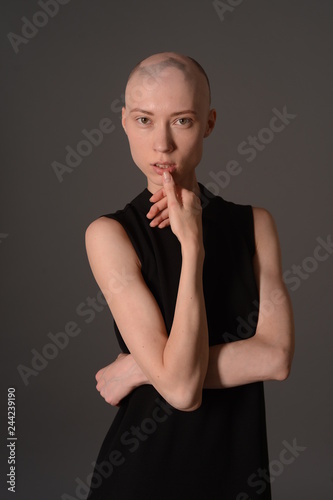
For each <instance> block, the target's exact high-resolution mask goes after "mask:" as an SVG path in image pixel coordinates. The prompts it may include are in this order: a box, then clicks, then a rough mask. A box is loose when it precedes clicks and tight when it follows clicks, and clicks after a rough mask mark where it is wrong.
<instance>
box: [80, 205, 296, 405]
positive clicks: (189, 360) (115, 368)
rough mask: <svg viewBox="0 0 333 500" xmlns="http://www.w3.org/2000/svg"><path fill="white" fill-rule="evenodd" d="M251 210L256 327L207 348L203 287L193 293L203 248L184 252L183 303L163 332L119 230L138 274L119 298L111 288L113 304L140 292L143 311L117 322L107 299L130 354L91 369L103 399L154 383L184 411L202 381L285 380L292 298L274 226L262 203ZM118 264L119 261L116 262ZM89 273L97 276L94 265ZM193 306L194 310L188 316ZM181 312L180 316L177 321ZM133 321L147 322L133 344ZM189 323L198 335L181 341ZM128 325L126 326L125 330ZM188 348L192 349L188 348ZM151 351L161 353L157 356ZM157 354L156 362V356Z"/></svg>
mask: <svg viewBox="0 0 333 500" xmlns="http://www.w3.org/2000/svg"><path fill="white" fill-rule="evenodd" d="M156 205H157V204H156ZM253 215H254V229H255V242H256V252H255V256H254V261H253V266H254V271H255V276H256V281H257V285H258V290H259V295H260V306H259V318H258V325H257V329H256V333H255V335H254V336H253V337H251V338H249V339H246V340H240V341H236V342H231V343H228V344H221V345H216V346H213V347H210V348H207V344H208V339H207V331H206V328H207V323H206V321H202V317H205V309H204V302H203V297H202V294H201V293H198V290H200V286H199V287H198V283H199V282H200V279H201V271H202V267H201V264H202V259H201V252H200V251H199V253H197V252H196V250H193V248H191V249H190V250H189V251H188V252H186V251H184V257H185V261H186V262H185V264H186V263H187V268H186V265H185V267H184V269H182V273H183V276H181V279H180V287H179V289H180V294H182V293H183V296H182V298H183V302H182V303H183V307H181V308H180V309H179V311H178V314H177V311H175V318H176V325H175V327H174V326H173V332H172V331H171V334H170V337H169V339H167V336H166V332H165V330H163V327H162V324H163V320H162V319H161V317H160V316H159V315H160V312H159V309H158V306H157V304H156V303H154V298H153V297H152V296H150V295H149V292H148V291H147V290H148V289H147V290H145V288H147V287H146V285H145V283H144V282H143V280H142V277H140V274H141V271H140V270H139V263H138V261H135V259H137V257H136V256H135V255H134V253H131V252H133V250H129V249H130V248H131V245H130V244H128V241H126V238H127V236H126V234H121V236H120V239H122V240H123V245H124V246H123V248H122V251H121V253H122V255H123V257H124V259H125V260H124V262H126V261H127V262H130V261H131V260H132V261H133V262H136V269H135V268H132V272H133V273H134V275H136V279H138V280H139V281H138V283H137V287H136V286H133V284H132V286H131V287H129V289H128V290H126V292H125V293H124V295H123V297H120V296H119V295H118V294H117V299H121V300H120V301H118V302H119V304H120V303H123V302H124V301H125V303H126V300H127V304H129V305H130V307H131V308H132V307H133V305H134V297H136V300H137V297H138V296H140V297H141V299H140V308H142V307H143V305H144V304H145V301H146V306H144V307H145V309H144V310H143V314H142V317H141V316H140V315H138V311H133V317H135V318H136V319H135V324H133V325H131V326H130V327H128V323H127V322H126V324H125V323H122V319H121V318H122V317H125V316H126V311H125V310H123V311H120V310H119V306H117V305H116V304H115V303H114V304H111V302H112V300H114V299H110V304H109V305H110V308H111V312H112V313H113V315H114V317H115V320H116V322H117V325H118V326H119V327H120V331H121V332H122V334H124V330H125V337H127V340H128V342H126V343H127V345H128V346H129V349H130V351H131V353H132V354H129V355H125V354H121V355H120V356H119V357H118V358H117V360H116V361H114V362H113V363H111V364H110V365H108V366H107V367H105V368H102V369H101V370H99V372H98V373H97V374H96V380H97V389H98V390H99V391H100V394H101V395H102V397H104V399H105V400H106V401H107V402H108V403H110V404H112V405H118V404H119V402H120V401H121V399H122V398H123V397H125V396H126V395H127V394H129V393H130V392H131V391H132V390H133V389H134V388H136V387H138V386H140V385H143V384H152V385H154V386H155V388H156V389H157V390H158V391H159V392H160V393H161V394H162V395H163V396H164V397H165V399H167V401H168V402H169V403H170V404H172V405H173V406H175V407H177V408H179V409H181V410H184V411H190V410H194V409H196V408H198V407H199V406H200V404H201V393H202V389H203V388H207V389H214V388H227V387H233V386H238V385H243V384H248V383H251V382H256V381H264V380H285V379H286V378H287V377H288V375H289V373H290V369H291V362H292V358H293V353H294V321H293V313H292V308H291V302H290V298H289V295H288V292H287V290H286V287H285V284H284V282H283V279H282V268H281V252H280V246H279V241H278V235H277V230H276V226H275V223H274V220H273V218H272V216H271V215H270V214H269V212H267V211H266V210H264V209H261V208H254V209H253ZM113 222H115V221H113ZM104 224H105V222H104ZM116 224H117V223H116ZM114 230H116V231H119V232H120V233H122V230H121V229H120V228H116V229H115V228H114ZM95 237H96V236H95ZM90 245H91V244H90ZM115 252H116V250H115V248H113V249H111V247H109V252H108V253H109V255H108V258H109V261H110V258H111V254H112V253H113V254H114V253H115ZM124 252H125V254H126V255H125V254H124ZM128 252H130V253H128ZM124 255H125V256H124ZM186 256H187V257H186ZM100 257H101V256H100ZM128 259H129V260H128ZM111 260H112V259H111ZM95 261H96V262H97V261H98V259H97V258H96V259H95ZM105 261H106V260H105ZM100 262H101V260H100ZM118 264H119V265H120V262H118ZM198 264H199V265H198ZM113 265H116V262H113ZM196 267H197V268H198V274H196V275H194V276H192V278H191V277H190V276H191V274H192V275H193V273H192V272H191V269H192V270H193V269H194V268H196ZM186 269H187V271H186ZM183 271H184V272H183ZM95 273H96V275H99V272H98V271H96V270H95ZM104 275H105V273H104ZM100 276H102V273H100ZM182 277H183V278H184V279H183V280H182ZM98 279H99V280H100V283H99V284H100V287H101V289H102V291H103V287H104V289H107V285H106V282H105V281H104V282H103V278H101V277H100V278H98ZM98 279H97V281H98ZM134 281H135V280H134ZM130 288H131V289H132V291H133V302H131V292H130ZM190 297H191V298H190ZM106 298H107V297H106ZM193 298H194V302H193ZM107 300H108V299H107ZM177 303H178V299H177ZM179 303H181V301H180V302H179ZM193 306H194V310H196V311H197V312H198V314H197V315H195V316H196V317H195V318H194V319H193ZM187 307H188V308H189V309H187ZM117 308H118V309H117ZM118 310H119V312H118ZM148 311H149V313H148ZM191 311H192V313H191ZM152 314H153V316H152ZM154 315H156V318H154ZM127 316H128V314H127ZM144 317H149V324H148V323H147V324H144V323H143V322H142V321H143V318H144ZM191 317H192V324H190V326H189V325H188V322H187V321H188V319H189V318H191ZM138 318H139V325H138ZM177 318H178V320H177ZM182 318H183V319H185V321H184V320H183V322H182ZM200 318H201V319H200ZM155 319H156V321H155ZM177 321H178V322H177ZM122 325H123V328H122ZM153 325H155V326H156V325H158V328H159V332H158V333H157V334H156V335H155V334H154V332H153V331H152V328H154V326H153ZM138 326H139V331H140V332H142V331H143V330H144V329H148V330H149V334H148V335H147V336H146V335H144V336H143V337H140V341H139V342H138V343H135V344H133V347H132V345H131V339H130V336H131V333H130V332H131V331H136V332H137V331H138ZM189 327H190V329H191V330H192V334H193V335H194V336H195V337H196V341H195V342H192V344H191V345H190V346H189V345H188V343H187V340H186V339H187V338H188V337H187V335H184V336H183V337H182V335H181V334H182V332H184V331H186V332H187V331H188V329H189ZM126 331H128V332H129V333H128V335H126ZM172 333H173V334H174V335H173V336H172ZM170 339H171V341H172V342H170ZM125 341H126V340H125ZM168 342H169V343H168ZM182 342H183V343H182ZM151 346H153V347H151ZM189 347H190V350H191V352H190V356H189V355H188V352H187V351H188V348H189ZM154 349H155V351H154ZM168 349H169V351H168ZM156 353H159V354H157V356H156ZM199 353H201V355H200V354H199ZM168 354H169V355H170V356H169V357H168ZM159 356H160V358H159ZM147 358H150V360H151V362H152V364H149V363H148V364H147V363H146V361H145V360H146V359H147ZM156 359H157V360H158V359H159V360H160V361H157V362H156ZM174 374H177V375H176V376H175V375H174ZM179 380H180V381H181V384H179ZM178 388H179V389H178ZM185 390H186V392H185ZM175 395H176V396H175Z"/></svg>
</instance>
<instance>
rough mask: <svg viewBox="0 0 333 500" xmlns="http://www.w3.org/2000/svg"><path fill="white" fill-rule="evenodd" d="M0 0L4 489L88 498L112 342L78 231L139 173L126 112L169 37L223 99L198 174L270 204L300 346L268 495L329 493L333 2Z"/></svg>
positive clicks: (280, 415) (270, 395) (108, 208)
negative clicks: (129, 84)
mask: <svg viewBox="0 0 333 500" xmlns="http://www.w3.org/2000/svg"><path fill="white" fill-rule="evenodd" d="M1 11H2V12H1V35H2V38H1V40H2V61H3V67H4V72H3V74H2V78H1V87H2V93H1V95H2V130H1V140H2V152H3V155H2V161H1V172H2V174H1V178H2V179H1V187H2V193H1V202H2V211H1V225H0V254H1V266H2V267H1V285H2V286H1V306H2V312H1V344H2V347H1V355H2V362H1V368H2V375H1V386H2V391H1V398H2V404H3V406H2V408H3V409H2V411H1V493H0V497H1V498H16V499H19V500H21V499H24V500H53V499H58V500H60V499H68V498H71V499H73V498H84V490H85V486H84V485H85V484H86V483H87V480H88V479H89V477H88V476H89V474H90V473H91V471H92V462H93V461H94V460H95V459H96V456H97V453H98V450H99V447H100V445H101V443H102V440H103V438H104V436H105V434H106V432H107V430H108V428H109V426H110V424H111V422H112V419H113V418H114V416H115V414H116V410H115V409H114V408H112V407H111V406H109V405H107V404H106V403H105V402H104V400H103V399H102V398H101V397H100V396H99V394H98V392H97V391H96V389H95V380H94V375H95V373H96V371H97V370H98V369H99V368H101V367H103V366H105V365H106V364H108V363H110V362H111V361H112V360H114V358H115V357H116V355H117V354H118V352H119V349H118V346H117V344H116V341H115V337H114V332H113V322H112V316H111V314H110V312H109V310H108V308H107V306H105V304H103V300H102V297H101V295H100V294H99V289H98V286H97V284H96V283H95V280H94V278H93V276H92V273H91V271H90V268H89V265H88V261H87V257H86V252H85V247H84V232H85V229H86V227H87V226H88V225H89V223H90V222H91V221H92V220H94V219H95V218H97V217H98V216H99V215H101V214H103V213H107V212H112V211H115V210H117V209H119V208H123V207H124V205H125V204H126V203H127V202H128V201H130V200H131V199H132V198H134V196H136V194H138V193H139V192H141V190H142V189H143V188H144V187H146V186H145V179H144V178H143V176H142V174H141V173H140V172H139V171H138V169H137V168H136V167H135V165H134V164H133V163H132V160H131V157H130V153H129V150H128V146H127V139H126V136H125V135H124V133H123V131H122V128H121V124H120V110H121V104H122V100H123V91H124V84H125V81H126V78H127V75H128V73H129V71H130V69H131V68H132V67H133V65H134V64H135V63H136V62H137V61H138V60H140V59H141V58H143V57H146V56H148V55H150V54H151V53H154V52H158V51H163V50H175V51H179V52H182V53H185V54H189V55H191V56H192V57H195V58H196V59H197V60H199V61H200V62H201V63H202V65H203V66H204V67H205V69H206V70H207V73H208V75H209V76H210V79H211V85H212V95H213V106H214V107H215V108H216V110H217V113H218V121H217V125H216V129H215V131H214V133H213V134H212V136H210V137H209V138H208V139H207V140H206V143H205V147H206V149H205V154H204V158H203V160H202V162H201V164H200V166H199V167H198V179H199V181H200V182H202V183H203V184H204V185H206V186H207V187H208V189H210V190H212V191H213V192H215V194H219V195H220V196H222V197H224V198H225V199H227V200H231V201H235V202H237V203H243V204H252V205H255V206H263V207H266V208H267V209H268V210H269V211H270V212H271V213H272V214H273V216H274V218H275V220H276V222H277V226H278V230H279V235H280V240H281V246H282V255H283V268H284V273H285V280H286V283H287V286H288V289H289V292H290V295H291V299H292V302H293V306H294V312H295V321H296V341H297V349H296V354H295V359H294V364H293V368H292V374H291V376H290V378H289V379H288V380H287V381H285V382H268V383H266V384H265V391H266V406H267V421H268V438H269V451H270V460H271V474H272V489H273V494H274V496H273V498H274V499H275V500H314V499H316V500H329V499H331V498H332V497H333V460H332V424H331V422H332V399H331V380H332V371H333V370H332V322H333V316H332V311H333V308H332V305H331V303H332V275H331V273H332V264H333V256H332V253H333V248H332V204H331V190H332V171H331V162H330V157H331V148H332V139H331V131H332V126H331V123H332V69H331V66H332V65H331V61H330V54H331V49H332V30H331V19H332V13H333V8H332V2H331V1H315V0H313V1H310V0H296V1H292V0H278V1H277V0H276V1H264V0H244V1H242V0H225V1H224V2H222V1H219V2H217V1H215V2H213V1H210V0H209V1H206V0H205V1H204V0H202V1H198V0H197V1H193V0H190V1H189V0H185V1H182V2H179V1H174V0H171V1H170V0H169V1H168V2H166V1H163V2H161V1H153V0H143V1H127V2H120V1H119V2H110V1H107V0H95V1H92V0H89V1H77V0H71V1H69V0H62V1H60V0H57V1H55V0H54V1H53V0H52V1H51V0H49V1H47V0H44V1H43V0H41V1H39V2H37V1H35V0H33V1H30V0H29V1H26V0H25V1H19V0H15V1H7V2H6V1H5V2H2V4H1ZM274 117H277V119H273V118H274ZM92 129H99V130H101V133H100V134H99V135H97V134H95V136H94V137H95V138H94V139H93V138H92V136H90V139H89V137H88V136H89V133H90V132H91V131H92ZM82 141H86V142H82ZM129 179H131V183H130V184H129ZM221 265H225V263H223V262H221ZM8 388H14V389H15V393H14V394H15V402H16V411H17V413H16V429H15V434H16V435H15V437H17V440H11V441H9V440H7V437H8V435H7V423H6V420H7V410H6V406H7V404H6V401H7V391H8ZM11 394H13V393H11ZM10 399H11V400H12V401H13V400H14V399H13V397H10ZM8 442H9V443H12V444H13V446H12V447H10V446H9V447H8V446H7V443H8ZM285 450H289V451H288V452H286V451H285ZM290 450H292V451H290ZM10 456H13V457H15V460H16V463H15V467H16V469H15V479H16V494H15V495H14V494H13V493H10V492H8V490H7V488H8V486H9V485H8V484H6V481H7V479H8V476H7V474H8V473H9V472H10V465H9V464H8V457H10ZM286 457H287V458H288V459H286ZM198 459H200V457H198ZM78 484H80V485H81V489H80V490H77V493H76V492H75V490H76V488H77V485H78ZM156 498H158V496H157V497H156ZM225 500H234V499H225Z"/></svg>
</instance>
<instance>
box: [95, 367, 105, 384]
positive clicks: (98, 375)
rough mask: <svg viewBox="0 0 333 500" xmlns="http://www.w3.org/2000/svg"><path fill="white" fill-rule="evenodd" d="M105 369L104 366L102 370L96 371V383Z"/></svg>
mask: <svg viewBox="0 0 333 500" xmlns="http://www.w3.org/2000/svg"><path fill="white" fill-rule="evenodd" d="M105 368H106V366H104V368H101V369H100V370H98V372H97V373H96V375H95V379H96V380H97V382H98V381H99V379H100V378H101V376H102V375H103V372H104V370H105Z"/></svg>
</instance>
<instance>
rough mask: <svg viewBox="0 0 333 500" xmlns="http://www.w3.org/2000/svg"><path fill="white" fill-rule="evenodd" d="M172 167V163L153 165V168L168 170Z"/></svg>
mask: <svg viewBox="0 0 333 500" xmlns="http://www.w3.org/2000/svg"><path fill="white" fill-rule="evenodd" d="M174 165H175V164H174V163H168V162H166V161H165V162H161V163H154V166H155V167H159V168H169V167H173V166H174Z"/></svg>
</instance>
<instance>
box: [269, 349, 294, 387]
mask: <svg viewBox="0 0 333 500" xmlns="http://www.w3.org/2000/svg"><path fill="white" fill-rule="evenodd" d="M292 358H293V353H292V352H291V351H290V350H285V349H281V350H280V351H279V352H278V353H276V363H274V366H275V369H274V372H273V374H272V379H273V380H277V381H280V382H283V381H284V380H287V378H288V377H289V375H290V373H291V365H292Z"/></svg>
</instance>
